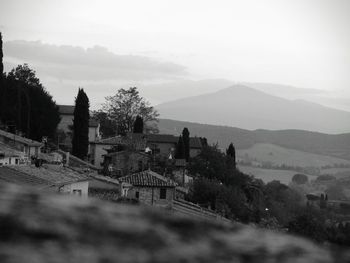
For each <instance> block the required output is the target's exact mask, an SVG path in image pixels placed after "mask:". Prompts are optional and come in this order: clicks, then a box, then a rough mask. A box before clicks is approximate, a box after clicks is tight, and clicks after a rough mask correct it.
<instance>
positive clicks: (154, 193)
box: [128, 186, 175, 208]
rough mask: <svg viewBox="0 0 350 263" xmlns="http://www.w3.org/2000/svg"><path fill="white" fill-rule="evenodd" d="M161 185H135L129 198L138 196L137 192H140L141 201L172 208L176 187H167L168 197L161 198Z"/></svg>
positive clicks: (129, 192)
mask: <svg viewBox="0 0 350 263" xmlns="http://www.w3.org/2000/svg"><path fill="white" fill-rule="evenodd" d="M160 189H161V188H160V187H138V186H133V187H132V188H131V189H130V190H129V191H128V197H129V198H136V192H138V193H139V198H138V199H139V201H140V203H143V204H146V205H152V206H159V207H164V208H171V207H172V204H173V199H174V194H175V188H169V187H168V188H165V189H166V199H160Z"/></svg>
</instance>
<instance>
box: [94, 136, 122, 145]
mask: <svg viewBox="0 0 350 263" xmlns="http://www.w3.org/2000/svg"><path fill="white" fill-rule="evenodd" d="M125 142H126V141H125V138H124V137H122V136H120V135H118V136H114V137H109V138H105V139H100V140H97V141H94V142H92V143H94V144H106V145H116V144H125Z"/></svg>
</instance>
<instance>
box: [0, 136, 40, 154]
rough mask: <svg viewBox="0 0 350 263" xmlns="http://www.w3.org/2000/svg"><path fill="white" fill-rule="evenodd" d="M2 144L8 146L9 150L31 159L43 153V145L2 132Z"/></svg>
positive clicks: (0, 138) (0, 140) (0, 137)
mask: <svg viewBox="0 0 350 263" xmlns="http://www.w3.org/2000/svg"><path fill="white" fill-rule="evenodd" d="M0 143H2V144H4V145H7V146H8V147H9V148H12V149H14V150H17V151H18V152H22V153H24V155H25V157H26V158H28V159H30V158H31V157H33V156H38V154H39V153H40V152H41V147H42V146H43V143H41V142H37V141H33V140H31V139H28V138H24V137H22V136H19V135H16V134H13V133H9V132H6V131H3V130H0Z"/></svg>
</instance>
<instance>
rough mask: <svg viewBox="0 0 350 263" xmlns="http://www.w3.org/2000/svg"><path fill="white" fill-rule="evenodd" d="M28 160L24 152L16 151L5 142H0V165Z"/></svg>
mask: <svg viewBox="0 0 350 263" xmlns="http://www.w3.org/2000/svg"><path fill="white" fill-rule="evenodd" d="M28 161H29V159H28V158H27V157H26V155H25V153H24V152H20V151H17V150H15V149H13V148H11V147H9V146H7V145H6V144H3V143H0V166H1V165H19V164H25V163H27V162H28Z"/></svg>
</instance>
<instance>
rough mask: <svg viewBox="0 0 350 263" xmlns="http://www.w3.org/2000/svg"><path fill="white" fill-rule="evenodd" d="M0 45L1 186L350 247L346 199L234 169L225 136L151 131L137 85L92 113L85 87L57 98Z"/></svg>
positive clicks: (150, 113)
mask: <svg viewBox="0 0 350 263" xmlns="http://www.w3.org/2000/svg"><path fill="white" fill-rule="evenodd" d="M0 51H1V54H0V55H1V56H0V58H1V63H0V64H1V67H0V70H1V71H0V84H1V86H0V183H2V184H15V185H21V186H24V187H31V188H34V189H36V190H37V191H40V192H41V193H60V194H64V195H67V196H74V197H76V198H82V199H89V198H95V199H100V200H103V201H104V202H109V203H111V202H112V203H123V204H128V205H133V206H146V207H150V206H152V207H155V208H156V209H159V211H162V212H164V213H170V214H182V215H186V216H190V217H195V218H200V219H204V220H215V221H221V222H228V223H233V222H242V223H246V224H254V225H255V226H258V227H261V228H267V229H274V230H277V231H282V232H288V233H293V234H298V235H303V236H306V237H308V238H311V239H313V240H315V241H317V242H331V243H336V244H339V245H344V246H346V245H349V244H350V217H349V207H350V204H349V201H347V200H340V198H339V199H337V200H331V199H329V198H328V195H327V194H326V193H323V192H322V193H317V194H314V193H311V192H309V190H308V189H307V188H306V185H307V183H308V178H307V177H306V176H305V175H302V174H297V175H295V177H293V182H292V184H290V185H285V184H283V183H281V182H280V181H277V180H274V181H271V182H268V183H264V182H263V181H262V180H260V179H257V178H255V177H254V176H253V175H247V174H245V173H243V172H241V171H240V170H239V167H237V166H236V163H237V161H238V160H236V149H235V146H234V144H233V143H230V144H228V145H227V146H226V147H225V149H220V148H219V147H218V145H217V144H210V143H208V140H207V139H206V138H204V137H200V136H196V135H192V134H191V130H189V129H188V128H186V127H182V128H181V130H177V135H176V136H175V135H170V134H161V133H159V130H158V126H157V123H158V117H159V114H158V112H157V111H156V110H155V109H154V108H153V107H152V106H151V105H150V103H149V102H148V101H147V100H146V99H145V98H143V97H142V96H141V95H140V94H139V91H138V90H137V88H136V87H131V88H128V89H123V88H122V89H119V90H117V91H116V94H115V95H113V96H109V97H106V101H105V103H104V104H103V105H102V107H101V108H100V109H98V110H95V111H92V110H91V109H90V103H89V97H88V94H86V93H85V91H84V89H83V88H79V89H78V93H77V96H76V98H75V104H74V105H57V104H56V102H55V100H54V98H52V96H51V95H50V94H49V93H48V92H47V91H46V89H45V87H44V86H43V85H42V84H41V82H40V80H39V78H38V77H37V76H36V72H35V71H34V70H32V69H31V68H30V67H29V66H28V65H27V64H24V65H19V66H17V67H16V68H14V69H12V70H11V71H10V72H8V73H5V72H4V69H3V65H2V57H3V55H2V40H1V34H0ZM345 183H348V182H347V181H344V184H345ZM322 187H323V185H322V186H320V189H321V188H322Z"/></svg>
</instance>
